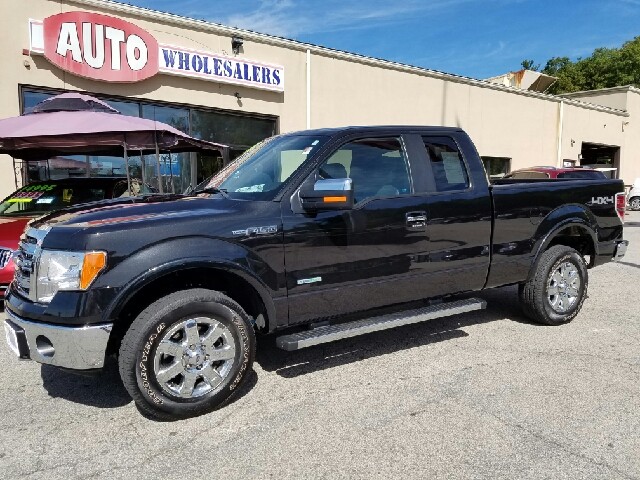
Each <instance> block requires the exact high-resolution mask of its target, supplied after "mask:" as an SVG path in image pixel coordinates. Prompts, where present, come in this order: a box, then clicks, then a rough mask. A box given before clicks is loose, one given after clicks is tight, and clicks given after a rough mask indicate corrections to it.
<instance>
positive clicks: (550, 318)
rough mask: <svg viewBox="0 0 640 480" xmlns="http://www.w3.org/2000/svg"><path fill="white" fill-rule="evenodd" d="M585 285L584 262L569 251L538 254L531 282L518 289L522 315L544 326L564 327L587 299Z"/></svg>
mask: <svg viewBox="0 0 640 480" xmlns="http://www.w3.org/2000/svg"><path fill="white" fill-rule="evenodd" d="M588 282H589V277H588V273H587V266H586V264H585V261H584V258H582V256H580V254H579V253H578V252H577V251H576V250H574V249H573V248H570V247H567V246H564V245H556V246H553V247H551V248H549V250H547V251H546V252H544V253H543V254H542V256H541V257H540V259H539V261H538V263H537V264H536V267H535V271H534V272H533V275H532V276H531V278H530V279H529V280H528V281H527V282H526V283H524V284H522V285H521V286H520V291H519V293H520V302H521V304H522V308H523V310H524V313H525V314H526V315H527V316H528V317H529V318H531V319H532V320H534V321H535V322H538V323H544V324H546V325H561V324H563V323H568V322H570V321H571V320H573V319H574V318H575V316H576V315H577V314H578V312H580V309H581V308H582V304H583V303H584V301H585V299H586V298H587V286H588Z"/></svg>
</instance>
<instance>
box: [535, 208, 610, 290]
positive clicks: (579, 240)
mask: <svg viewBox="0 0 640 480" xmlns="http://www.w3.org/2000/svg"><path fill="white" fill-rule="evenodd" d="M583 213H584V212H583ZM585 217H586V215H584V216H574V217H569V218H564V219H561V221H560V222H558V223H554V224H553V227H551V228H545V227H546V225H545V223H547V222H543V224H541V228H539V229H538V232H537V233H536V237H535V238H536V239H537V240H536V241H535V247H534V252H535V253H534V257H533V262H532V264H531V268H530V269H529V275H528V276H527V280H528V279H530V278H531V276H532V275H533V272H535V270H536V267H537V264H538V262H539V261H540V257H541V256H542V254H543V253H544V252H546V251H547V250H549V248H551V247H553V246H555V245H565V246H567V247H571V248H573V249H575V250H576V251H577V252H578V253H580V255H582V256H583V257H587V256H588V257H589V261H588V263H587V267H588V268H591V267H592V266H593V265H594V262H595V258H596V256H597V254H598V236H597V234H596V231H595V230H594V228H593V227H592V223H591V222H590V221H589V219H588V217H587V218H585ZM545 230H546V231H545Z"/></svg>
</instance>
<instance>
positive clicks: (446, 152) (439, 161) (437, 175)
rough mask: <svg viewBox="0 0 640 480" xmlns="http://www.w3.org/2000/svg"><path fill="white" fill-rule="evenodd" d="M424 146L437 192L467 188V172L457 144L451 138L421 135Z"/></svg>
mask: <svg viewBox="0 0 640 480" xmlns="http://www.w3.org/2000/svg"><path fill="white" fill-rule="evenodd" d="M423 140H424V148H425V149H426V150H427V156H428V158H429V160H430V162H431V170H432V171H433V177H434V180H435V183H436V190H437V191H438V192H448V191H452V190H464V189H466V188H469V174H468V173H467V166H466V165H465V163H464V160H463V158H462V154H461V153H460V151H459V150H458V146H457V145H456V143H455V142H454V141H453V139H451V138H447V137H423Z"/></svg>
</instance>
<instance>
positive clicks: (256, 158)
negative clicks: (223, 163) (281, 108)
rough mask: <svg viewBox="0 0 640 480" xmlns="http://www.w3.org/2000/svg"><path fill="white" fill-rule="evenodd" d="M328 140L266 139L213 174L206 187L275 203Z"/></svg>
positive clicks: (316, 137)
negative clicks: (291, 180) (282, 191)
mask: <svg viewBox="0 0 640 480" xmlns="http://www.w3.org/2000/svg"><path fill="white" fill-rule="evenodd" d="M328 138H329V137H327V136H322V135H285V136H278V137H271V138H268V139H266V140H263V141H262V142H260V143H258V144H257V145H255V146H253V147H252V148H250V149H249V150H247V151H246V152H245V153H244V154H242V155H241V156H240V157H238V158H237V159H236V160H234V161H233V162H232V163H230V164H229V165H228V166H227V167H225V168H223V169H222V170H221V171H220V172H218V173H217V174H216V175H214V176H213V177H212V178H211V180H209V181H208V182H207V184H206V186H205V187H204V188H205V189H214V188H216V189H220V190H222V191H224V192H226V194H227V195H228V196H229V197H231V198H236V199H246V200H273V198H275V196H276V194H277V193H278V191H279V190H280V188H281V187H282V186H283V185H284V183H285V182H286V181H287V180H288V179H289V177H291V176H292V175H293V174H294V172H296V171H297V170H298V169H299V168H300V166H301V165H302V164H303V163H304V161H305V160H306V159H307V158H308V157H309V156H310V155H312V154H314V153H315V152H316V151H318V150H319V149H320V148H321V147H322V146H323V145H324V144H325V143H326V141H327V140H328Z"/></svg>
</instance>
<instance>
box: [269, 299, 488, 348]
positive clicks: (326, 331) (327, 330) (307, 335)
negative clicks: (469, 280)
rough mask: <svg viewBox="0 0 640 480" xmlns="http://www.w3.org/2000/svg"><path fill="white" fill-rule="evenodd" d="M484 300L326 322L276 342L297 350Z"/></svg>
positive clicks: (468, 308) (480, 305)
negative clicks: (349, 320) (333, 323)
mask: <svg viewBox="0 0 640 480" xmlns="http://www.w3.org/2000/svg"><path fill="white" fill-rule="evenodd" d="M486 307H487V302H485V301H484V300H480V299H478V298H468V299H466V300H457V301H455V302H448V303H440V304H437V305H432V306H429V307H424V308H417V309H415V310H407V311H404V312H397V313H391V314H387V315H382V316H380V317H374V318H366V319H364V320H357V321H354V322H347V323H341V324H338V325H327V326H322V327H317V328H312V329H311V330H305V331H303V332H299V333H293V334H290V335H283V336H281V337H278V338H276V345H277V346H278V348H281V349H283V350H287V351H291V350H299V349H301V348H306V347H311V346H313V345H319V344H321V343H328V342H333V341H335V340H340V339H343V338H350V337H357V336H358V335H364V334H366V333H371V332H378V331H380V330H386V329H388V328H395V327H399V326H401V325H411V324H413V323H420V322H425V321H427V320H433V319H434V318H442V317H450V316H452V315H458V314H460V313H467V312H472V311H474V310H483V309H485V308H486Z"/></svg>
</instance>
